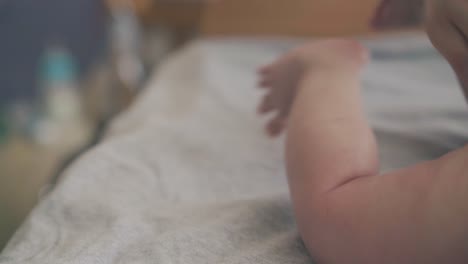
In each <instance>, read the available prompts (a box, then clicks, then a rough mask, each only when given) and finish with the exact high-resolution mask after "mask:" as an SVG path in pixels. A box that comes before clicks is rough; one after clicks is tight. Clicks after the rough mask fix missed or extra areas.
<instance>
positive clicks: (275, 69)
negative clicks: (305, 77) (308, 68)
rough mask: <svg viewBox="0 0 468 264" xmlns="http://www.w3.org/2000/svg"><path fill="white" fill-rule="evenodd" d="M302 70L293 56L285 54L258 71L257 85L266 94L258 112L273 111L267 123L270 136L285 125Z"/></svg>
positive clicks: (280, 130) (276, 133) (281, 129)
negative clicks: (258, 82)
mask: <svg viewBox="0 0 468 264" xmlns="http://www.w3.org/2000/svg"><path fill="white" fill-rule="evenodd" d="M302 71H303V70H302V67H301V65H300V63H299V62H298V61H297V60H296V59H295V58H294V57H293V56H285V57H283V58H281V59H279V60H278V61H276V62H274V63H272V64H270V65H268V66H265V67H263V68H262V69H260V71H259V74H260V84H259V86H260V87H261V88H264V89H266V95H265V97H264V98H263V100H262V102H261V103H260V105H259V108H258V112H259V113H260V114H267V113H270V112H275V116H274V117H273V118H272V119H271V120H270V122H269V123H268V125H267V132H268V133H269V134H270V135H271V136H277V135H279V134H280V133H281V132H282V131H283V129H284V128H285V126H286V121H287V118H288V115H289V112H290V111H291V106H292V103H293V100H294V97H295V95H296V90H297V87H298V82H299V80H300V76H301V75H302Z"/></svg>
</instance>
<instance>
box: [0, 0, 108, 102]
mask: <svg viewBox="0 0 468 264" xmlns="http://www.w3.org/2000/svg"><path fill="white" fill-rule="evenodd" d="M106 23H107V18H106V10H105V6H104V3H103V0H0V104H3V103H5V102H8V101H12V100H16V99H26V100H27V99H31V98H33V97H34V96H35V95H36V91H37V70H38V61H39V59H40V56H41V53H42V52H43V50H44V48H45V47H47V45H48V43H62V44H63V45H65V46H67V47H68V48H69V49H71V51H72V52H73V54H75V55H76V58H77V60H78V63H79V66H80V71H81V72H83V71H84V70H86V68H87V67H88V66H89V65H90V63H91V62H92V61H93V60H95V59H96V57H97V56H98V55H99V54H102V51H103V48H104V46H105V40H106Z"/></svg>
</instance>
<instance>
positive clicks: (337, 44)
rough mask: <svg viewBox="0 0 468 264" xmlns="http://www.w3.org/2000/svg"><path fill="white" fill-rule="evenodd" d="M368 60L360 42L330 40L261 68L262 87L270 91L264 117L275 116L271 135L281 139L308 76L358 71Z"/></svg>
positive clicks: (261, 108) (262, 106) (262, 107)
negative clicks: (305, 76)
mask: <svg viewBox="0 0 468 264" xmlns="http://www.w3.org/2000/svg"><path fill="white" fill-rule="evenodd" d="M367 60H368V53H367V50H366V49H365V48H364V47H363V46H362V45H361V44H359V43H358V42H356V41H353V40H346V39H329V40H322V41H316V42H310V43H308V44H306V45H302V46H300V47H298V48H296V49H293V50H292V51H290V52H288V53H286V55H283V56H282V57H281V58H279V59H278V60H276V61H275V62H273V63H272V64H270V65H268V66H265V67H263V68H262V69H260V71H259V74H260V83H259V86H260V87H261V88H264V89H266V91H267V92H266V95H265V97H264V98H263V100H262V102H261V103H260V105H259V108H258V111H259V113H261V114H266V113H270V112H274V113H275V115H274V117H273V118H272V119H271V120H270V122H269V123H268V125H267V131H268V133H269V134H270V135H271V136H277V135H279V134H280V133H281V132H282V131H283V130H284V129H285V127H286V124H287V120H288V117H289V114H290V112H291V107H292V105H293V103H294V100H295V98H296V95H297V92H298V89H299V88H300V82H301V81H302V79H303V76H304V75H305V74H307V73H308V72H315V73H316V72H317V71H329V70H333V71H336V70H338V71H343V70H344V71H346V72H349V71H356V70H359V69H361V67H360V66H362V65H363V64H364V63H366V62H367Z"/></svg>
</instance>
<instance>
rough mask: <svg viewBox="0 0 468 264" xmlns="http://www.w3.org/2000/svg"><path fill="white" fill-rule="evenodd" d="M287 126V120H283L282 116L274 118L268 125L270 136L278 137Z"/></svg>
mask: <svg viewBox="0 0 468 264" xmlns="http://www.w3.org/2000/svg"><path fill="white" fill-rule="evenodd" d="M285 126H286V120H285V119H283V118H281V117H280V116H277V117H275V118H273V119H272V120H271V121H270V122H269V123H268V125H267V132H268V134H269V135H270V136H272V137H276V136H279V135H280V134H281V132H283V130H284V128H285Z"/></svg>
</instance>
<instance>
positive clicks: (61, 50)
mask: <svg viewBox="0 0 468 264" xmlns="http://www.w3.org/2000/svg"><path fill="white" fill-rule="evenodd" d="M377 2H378V0H360V1H359V4H356V3H354V1H343V0H326V1H324V0H321V1H311V0H287V1H286V0H222V1H221V0H213V1H201V0H200V1H196V0H41V1H38V0H0V36H1V41H0V251H1V249H2V247H3V246H4V245H5V244H6V242H7V241H8V240H9V238H10V237H11V235H12V234H13V233H14V231H15V230H16V228H17V227H18V226H19V225H20V224H21V222H22V221H23V220H24V219H25V217H27V215H28V213H29V212H30V210H31V209H32V208H33V207H34V206H35V204H36V203H37V201H38V200H39V198H40V197H41V196H43V195H44V194H45V193H47V191H48V190H49V189H50V188H52V186H53V185H54V183H55V182H56V181H57V180H58V178H59V177H58V175H60V173H61V172H62V171H63V170H65V169H66V168H67V166H68V165H69V164H70V163H72V162H73V161H74V160H75V159H76V157H78V156H79V155H80V154H81V153H83V152H85V151H86V150H87V149H89V148H91V147H92V146H93V145H94V144H96V142H98V141H99V139H100V138H101V136H102V134H103V133H104V131H105V128H106V126H107V124H108V123H109V121H110V120H112V118H113V117H114V116H116V115H117V114H119V113H120V112H122V111H125V109H126V108H128V107H129V106H130V105H131V104H132V101H133V100H134V98H135V97H136V96H137V95H138V93H139V92H140V91H141V90H142V89H143V87H144V84H145V81H146V80H147V78H148V76H149V75H150V73H151V72H153V71H154V70H155V69H157V67H158V65H159V64H160V62H161V61H163V60H164V58H165V57H166V56H167V55H169V54H171V52H173V51H174V50H176V49H178V48H179V47H181V46H183V45H184V44H185V43H186V42H188V41H190V40H192V39H193V38H196V37H198V36H200V35H204V36H208V37H214V36H218V35H224V36H228V37H233V36H238V35H250V36H252V35H253V36H260V35H264V36H269V37H272V36H275V35H282V36H284V35H287V36H302V37H304V36H317V35H320V36H324V35H350V34H364V33H366V32H368V31H369V19H370V17H371V16H372V13H373V11H374V10H375V7H376V4H377ZM337 6H340V8H337ZM330 17H337V19H329V18H330ZM325 21H326V22H325Z"/></svg>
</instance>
